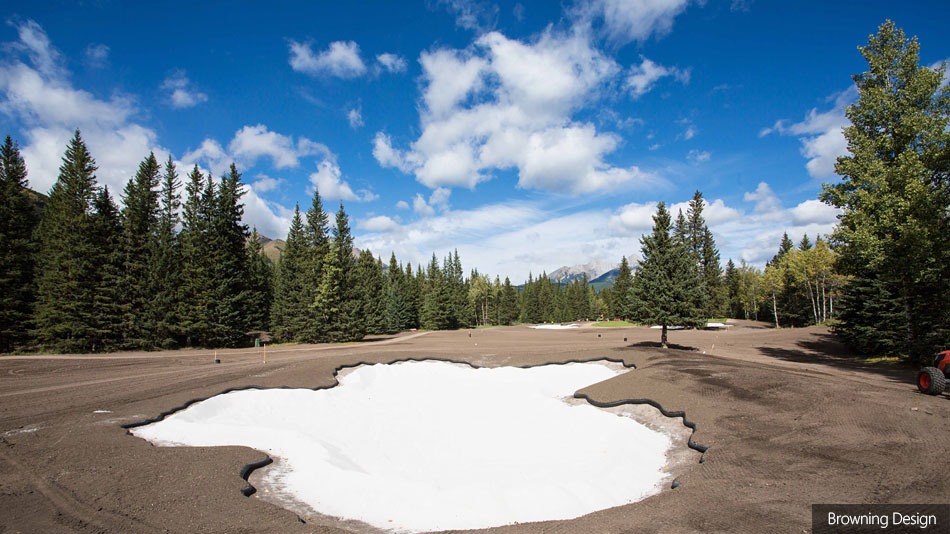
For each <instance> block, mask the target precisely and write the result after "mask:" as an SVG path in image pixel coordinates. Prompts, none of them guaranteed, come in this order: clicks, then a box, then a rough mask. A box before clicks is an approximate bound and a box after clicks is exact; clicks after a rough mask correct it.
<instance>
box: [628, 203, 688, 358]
mask: <svg viewBox="0 0 950 534" xmlns="http://www.w3.org/2000/svg"><path fill="white" fill-rule="evenodd" d="M670 229H671V228H670V214H669V212H668V211H667V210H666V204H665V203H663V202H660V203H659V205H658V206H657V212H656V215H654V216H653V233H652V234H651V235H648V236H643V237H642V238H641V239H640V242H641V244H642V245H643V246H642V248H641V251H642V257H643V259H642V260H641V261H640V266H639V268H638V269H637V275H636V284H635V285H634V287H635V289H634V292H635V296H636V299H637V303H638V308H639V313H638V317H639V319H640V320H641V321H643V322H646V323H649V324H657V325H660V326H662V327H663V329H662V333H661V338H660V343H661V345H662V346H663V348H666V347H667V327H668V326H670V325H681V326H701V325H703V324H705V318H704V317H703V314H702V310H701V309H700V308H699V307H698V306H697V305H696V303H697V302H698V301H700V300H701V297H700V295H701V293H702V286H701V285H700V284H699V276H698V273H697V269H696V262H695V257H694V256H693V255H692V254H691V253H690V251H689V249H688V248H687V245H686V244H685V243H682V242H678V241H677V240H674V239H673V238H672V236H671V235H670Z"/></svg>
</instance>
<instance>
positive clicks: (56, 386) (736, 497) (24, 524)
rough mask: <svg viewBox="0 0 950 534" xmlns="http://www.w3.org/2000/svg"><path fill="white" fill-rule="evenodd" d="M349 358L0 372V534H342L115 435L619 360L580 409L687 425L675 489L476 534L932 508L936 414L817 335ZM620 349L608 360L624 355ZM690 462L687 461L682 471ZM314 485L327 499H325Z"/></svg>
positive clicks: (206, 358)
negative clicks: (409, 376)
mask: <svg viewBox="0 0 950 534" xmlns="http://www.w3.org/2000/svg"><path fill="white" fill-rule="evenodd" d="M469 334H470V331H467V330H466V331H453V332H431V333H418V334H409V333H406V334H401V335H399V336H395V337H390V338H378V339H375V340H372V341H370V342H365V343H359V344H348V345H294V346H279V347H271V348H269V349H268V351H267V363H266V364H265V363H263V362H262V361H261V360H262V355H261V354H260V352H259V351H258V350H256V349H243V350H229V351H219V352H218V357H219V358H220V359H221V363H220V364H217V365H215V364H214V363H213V361H212V360H213V355H212V352H211V351H173V352H152V353H122V354H110V355H102V356H84V355H78V356H75V355H63V356H17V357H9V356H8V357H0V532H4V533H6V532H231V533H236V532H327V533H330V532H340V533H343V532H346V530H344V527H345V525H343V524H342V523H340V524H337V525H334V524H332V522H331V523H330V524H321V523H319V522H316V523H315V522H308V523H302V522H300V521H299V520H298V517H297V515H296V514H294V513H293V512H290V511H288V510H285V509H283V508H281V507H278V506H275V505H273V504H270V503H268V502H266V501H265V500H263V499H261V498H258V497H256V496H255V497H250V498H247V497H244V496H243V495H242V494H241V493H240V491H239V490H240V489H241V488H242V487H243V486H244V485H245V483H244V481H243V480H241V479H240V477H239V476H238V472H239V470H240V468H241V467H242V466H243V465H244V464H246V463H248V462H252V461H255V460H259V459H261V458H262V457H263V454H262V453H260V452H258V451H254V450H251V449H247V448H243V447H226V448H191V447H174V448H166V447H154V446H152V445H150V444H149V443H148V442H146V441H144V440H141V439H138V438H135V437H132V436H129V435H127V434H126V432H125V430H123V429H122V428H120V425H121V424H123V423H127V422H132V421H137V420H141V419H144V418H147V417H154V416H156V415H158V414H159V413H161V412H162V411H165V410H168V409H170V408H173V407H175V406H178V405H180V404H182V403H184V402H186V401H188V400H189V399H193V398H199V397H200V398H204V397H209V396H212V395H215V394H216V393H218V392H220V391H221V390H223V389H225V388H229V387H236V386H247V385H259V386H265V387H269V386H291V387H316V386H320V385H326V384H332V383H333V377H332V372H333V369H334V368H336V367H337V366H339V365H342V364H347V363H354V362H358V361H368V362H389V361H392V360H395V359H400V358H407V357H415V358H425V357H440V358H453V359H461V360H467V361H470V362H472V363H476V364H479V365H487V366H501V365H527V364H539V363H546V362H557V361H564V360H569V359H590V358H600V357H612V358H622V359H623V360H624V361H626V362H628V363H634V364H636V365H637V367H638V369H636V370H634V371H631V372H628V373H626V374H623V375H620V376H618V377H616V378H613V379H611V380H608V381H606V382H602V383H599V384H596V385H593V386H590V387H588V388H586V389H584V390H582V391H583V392H585V393H587V394H589V395H590V396H591V398H593V399H596V400H600V401H609V400H616V399H624V398H649V399H653V400H655V401H657V402H659V403H660V404H662V405H663V407H664V408H666V409H667V410H685V411H686V414H687V417H688V419H690V420H691V421H694V422H695V423H697V425H698V427H699V428H698V432H696V434H695V436H694V439H695V440H696V441H698V442H699V443H702V444H705V445H708V446H709V451H708V452H707V453H706V457H705V462H704V463H702V464H699V463H695V464H693V465H692V466H691V467H688V468H687V469H684V470H683V471H682V472H681V473H679V474H678V479H679V481H680V482H681V483H682V485H681V486H680V487H679V488H677V489H675V490H667V491H664V492H662V493H660V494H659V495H655V496H653V497H650V498H648V499H646V500H643V501H641V502H638V503H634V504H630V505H626V506H621V507H617V508H611V509H608V510H603V511H600V512H595V513H592V514H589V515H587V516H584V517H581V518H577V519H573V520H569V521H551V522H542V523H529V524H520V525H512V526H507V527H500V528H496V529H489V530H490V531H491V532H493V533H512V534H514V533H542V532H544V533H580V532H594V533H600V532H603V533H618V534H620V533H626V532H808V531H810V530H811V528H810V527H811V506H810V505H811V504H813V503H946V502H948V501H950V483H948V481H947V478H948V477H947V472H948V467H950V459H948V456H947V454H946V448H947V445H948V443H950V398H948V395H947V394H944V395H941V396H938V397H930V396H926V395H922V394H919V393H917V391H916V387H915V385H914V376H915V373H914V370H911V369H898V370H893V369H880V368H875V367H870V366H866V365H861V364H858V363H855V362H854V360H853V359H852V358H851V355H850V354H848V352H847V351H846V350H845V349H844V348H843V347H842V346H841V345H839V344H838V343H837V342H836V341H835V340H834V338H833V337H832V336H831V335H830V333H829V332H828V331H827V329H824V328H818V327H815V328H805V329H797V330H773V329H770V328H768V327H767V326H766V325H763V324H759V323H751V322H738V325H737V326H736V327H734V328H731V329H728V330H723V331H673V332H671V333H670V341H671V342H672V343H675V344H676V346H677V348H673V349H668V350H663V349H660V348H659V347H658V346H657V345H658V343H657V341H658V340H659V332H658V331H657V330H651V329H647V328H636V327H630V328H610V329H600V328H580V329H576V330H532V329H529V328H526V327H523V326H519V327H510V328H495V329H484V330H476V331H474V332H471V337H469ZM625 337H626V338H627V341H624V338H625ZM694 458H695V459H698V455H694ZM328 483H332V481H328Z"/></svg>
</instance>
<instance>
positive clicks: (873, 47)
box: [821, 20, 950, 359]
mask: <svg viewBox="0 0 950 534" xmlns="http://www.w3.org/2000/svg"><path fill="white" fill-rule="evenodd" d="M860 51H861V54H862V55H863V56H864V59H865V60H866V61H867V63H868V70H867V71H865V72H863V73H861V74H856V75H854V76H852V79H853V80H854V82H855V85H856V87H857V90H858V99H857V100H856V101H855V102H854V104H852V105H851V106H849V107H848V109H847V111H846V115H847V117H848V119H849V120H850V122H851V124H850V125H849V126H847V127H846V128H845V129H844V136H845V139H846V140H847V142H848V152H849V154H848V155H846V156H843V157H840V158H838V163H837V164H836V166H835V172H836V173H837V174H838V175H840V176H841V177H842V180H841V182H840V183H837V184H825V185H824V188H823V192H822V194H821V199H822V200H823V201H825V202H827V203H829V204H831V205H833V206H835V207H837V208H840V209H842V210H843V213H842V215H841V216H840V218H839V219H840V223H839V225H838V226H837V228H836V229H835V231H834V233H833V235H832V237H831V241H832V243H833V244H834V245H835V247H836V249H837V251H838V252H839V259H838V268H839V270H840V271H841V272H842V273H843V274H846V275H849V276H850V277H851V279H850V282H849V283H848V284H847V285H846V286H845V288H844V293H845V295H846V299H845V300H846V301H847V303H848V305H849V307H851V308H850V310H849V313H847V314H846V315H843V316H841V317H840V318H841V319H842V324H841V327H840V328H839V329H838V331H839V332H840V333H841V334H843V335H844V337H845V339H847V340H848V341H849V342H850V343H851V344H852V345H854V346H856V347H858V348H859V349H860V350H862V351H871V350H873V349H876V348H877V347H880V346H882V343H881V342H882V341H883V342H884V343H883V344H884V345H885V346H892V347H895V349H896V350H895V352H896V353H898V354H905V355H909V356H911V357H912V358H918V359H923V358H926V357H928V356H930V355H931V353H932V351H935V350H937V347H942V346H944V345H946V344H947V343H950V314H948V313H946V303H947V302H948V301H950V213H948V211H947V206H948V205H950V182H948V180H947V175H948V172H950V158H948V157H947V146H948V145H950V128H948V124H950V87H947V86H946V85H945V84H944V83H943V80H944V75H945V69H946V65H945V64H944V65H942V66H940V67H938V68H936V69H931V68H928V67H922V66H920V65H919V62H920V56H919V52H920V45H919V44H918V42H917V39H916V38H913V39H907V37H906V36H905V34H904V32H903V30H901V29H900V28H898V27H897V26H896V25H895V24H894V23H893V22H891V21H889V20H888V21H886V22H885V23H884V24H882V25H881V26H880V28H879V30H878V33H877V34H875V35H872V36H870V37H869V39H868V44H867V46H864V47H861V48H860ZM898 314H899V315H900V317H901V320H900V324H901V331H900V335H899V337H898V338H897V339H889V340H878V341H876V342H873V343H866V342H865V341H871V339H869V336H868V335H867V333H866V332H867V329H868V328H871V327H873V325H876V324H881V323H882V322H883V321H885V320H886V319H887V318H890V317H894V316H895V315H898Z"/></svg>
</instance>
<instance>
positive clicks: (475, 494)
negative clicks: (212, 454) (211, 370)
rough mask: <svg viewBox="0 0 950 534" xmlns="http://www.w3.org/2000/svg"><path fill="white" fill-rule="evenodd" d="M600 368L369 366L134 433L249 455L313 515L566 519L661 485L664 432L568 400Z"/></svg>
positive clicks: (388, 519) (248, 395)
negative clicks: (274, 470) (266, 465)
mask: <svg viewBox="0 0 950 534" xmlns="http://www.w3.org/2000/svg"><path fill="white" fill-rule="evenodd" d="M620 372H622V370H621V369H617V368H616V366H610V365H607V364H606V362H592V363H573V364H566V365H545V366H540V367H533V368H529V369H520V368H514V367H502V368H480V369H474V368H471V367H468V366H465V365H459V364H451V363H446V362H437V361H426V362H406V363H398V364H391V365H382V364H380V365H366V366H360V367H357V368H355V369H354V370H353V371H351V372H349V373H346V374H343V373H341V374H340V376H339V380H340V385H339V386H337V387H334V388H331V389H325V390H317V391H313V390H308V389H271V390H244V391H235V392H231V393H227V394H223V395H218V396H216V397H212V398H210V399H208V400H205V401H202V402H199V403H196V404H194V405H192V406H191V407H189V408H187V409H185V410H183V411H181V412H178V413H175V414H173V415H171V416H169V417H167V418H165V419H164V420H162V421H159V422H157V423H153V424H151V425H147V426H142V427H138V428H135V429H133V430H132V432H133V433H134V434H135V435H136V436H139V437H141V438H145V439H148V440H149V441H152V442H153V443H155V444H158V445H190V446H214V445H245V446H248V447H252V448H255V449H258V450H261V451H265V452H267V453H268V454H270V455H271V456H273V457H275V459H277V460H278V462H279V463H280V464H281V466H282V468H281V469H280V474H279V477H278V478H279V480H268V476H269V475H268V470H265V471H264V481H265V483H266V484H271V487H272V488H275V489H279V490H280V492H281V493H284V494H290V495H293V496H294V498H295V499H296V500H299V501H301V502H303V503H306V504H307V505H309V506H310V507H311V508H313V509H314V510H316V511H318V512H319V513H322V514H325V515H329V516H334V517H339V518H344V519H353V520H358V521H363V522H365V523H368V524H370V525H373V526H376V527H379V528H384V529H396V530H408V531H416V532H422V531H430V530H444V529H477V528H486V527H492V526H499V525H506V524H512V523H515V522H527V521H541V520H550V519H569V518H574V517H578V516H581V515H585V514H588V513H590V512H593V511H596V510H602V509H605V508H611V507H614V506H618V505H622V504H626V503H630V502H634V501H638V500H641V499H643V498H645V497H647V496H649V495H652V494H654V493H657V492H658V491H660V488H661V487H663V486H665V485H666V484H665V479H666V478H667V477H668V475H666V474H664V469H663V468H664V466H665V465H667V456H666V454H667V451H668V450H669V449H670V446H671V439H670V437H669V436H667V435H665V434H663V433H659V432H656V431H654V430H650V429H648V428H647V427H646V426H644V425H642V424H640V423H638V422H637V421H634V420H633V419H631V418H630V417H625V416H618V415H616V414H614V413H611V412H609V411H606V410H601V409H599V408H595V407H593V406H591V405H589V404H576V403H575V404H573V405H572V404H568V403H567V402H564V399H565V397H570V396H571V395H572V394H573V393H574V391H576V390H578V389H581V388H583V387H585V386H587V385H590V384H594V383H597V382H601V381H603V380H606V379H609V378H612V377H614V376H616V375H617V374H619V373H620Z"/></svg>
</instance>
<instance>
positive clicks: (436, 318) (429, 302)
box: [421, 253, 452, 330]
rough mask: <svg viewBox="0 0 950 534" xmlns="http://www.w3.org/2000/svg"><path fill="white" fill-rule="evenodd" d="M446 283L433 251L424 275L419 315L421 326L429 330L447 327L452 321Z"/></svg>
mask: <svg viewBox="0 0 950 534" xmlns="http://www.w3.org/2000/svg"><path fill="white" fill-rule="evenodd" d="M446 285H447V284H446V282H445V275H444V273H443V272H442V269H441V268H439V261H438V260H437V259H436V257H435V253H433V254H432V260H431V261H430V262H429V267H428V268H427V269H426V275H425V289H424V291H423V304H422V315H421V321H422V327H423V328H427V329H429V330H445V329H448V328H449V325H450V324H451V321H452V302H451V300H452V299H451V293H450V292H449V288H447V287H446Z"/></svg>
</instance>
